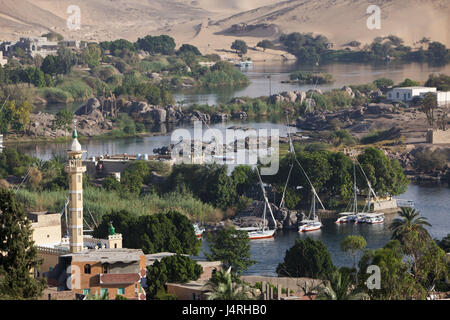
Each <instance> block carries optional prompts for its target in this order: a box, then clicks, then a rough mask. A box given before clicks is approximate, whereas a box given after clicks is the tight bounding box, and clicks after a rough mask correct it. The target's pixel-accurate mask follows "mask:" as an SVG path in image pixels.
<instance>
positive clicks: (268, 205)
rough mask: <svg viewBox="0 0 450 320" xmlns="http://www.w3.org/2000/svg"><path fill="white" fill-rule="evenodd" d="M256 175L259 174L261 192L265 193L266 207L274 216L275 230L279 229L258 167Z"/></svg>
mask: <svg viewBox="0 0 450 320" xmlns="http://www.w3.org/2000/svg"><path fill="white" fill-rule="evenodd" d="M256 173H257V174H258V178H259V184H260V186H261V190H262V193H263V197H264V202H265V205H266V206H267V207H268V208H269V211H270V215H271V216H272V220H273V224H274V229H276V228H277V222H276V220H275V217H274V216H273V212H272V208H271V207H270V203H269V200H268V199H267V196H266V190H265V189H264V185H263V182H262V179H261V175H260V174H259V169H258V167H256ZM264 209H266V208H265V207H264Z"/></svg>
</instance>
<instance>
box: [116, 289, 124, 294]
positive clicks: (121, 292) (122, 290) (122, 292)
mask: <svg viewBox="0 0 450 320" xmlns="http://www.w3.org/2000/svg"><path fill="white" fill-rule="evenodd" d="M117 294H118V295H122V296H123V295H125V288H117Z"/></svg>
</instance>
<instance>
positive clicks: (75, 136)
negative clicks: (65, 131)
mask: <svg viewBox="0 0 450 320" xmlns="http://www.w3.org/2000/svg"><path fill="white" fill-rule="evenodd" d="M72 138H74V139H76V138H78V133H77V130H76V129H74V130H73V132H72Z"/></svg>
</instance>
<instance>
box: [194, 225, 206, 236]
mask: <svg viewBox="0 0 450 320" xmlns="http://www.w3.org/2000/svg"><path fill="white" fill-rule="evenodd" d="M194 232H195V235H196V236H197V238H198V239H201V237H202V236H203V232H205V229H204V228H200V226H199V225H198V224H197V223H196V224H194Z"/></svg>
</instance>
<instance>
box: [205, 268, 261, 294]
mask: <svg viewBox="0 0 450 320" xmlns="http://www.w3.org/2000/svg"><path fill="white" fill-rule="evenodd" d="M205 288H206V289H207V292H210V293H211V294H210V296H209V297H208V300H249V299H251V297H254V292H253V291H252V290H251V288H250V287H248V286H246V285H245V284H239V283H235V282H233V278H232V275H231V267H230V268H228V270H227V271H225V270H220V271H218V272H217V273H216V274H215V275H214V276H213V278H212V279H211V280H210V281H208V283H207V284H206V285H205Z"/></svg>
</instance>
